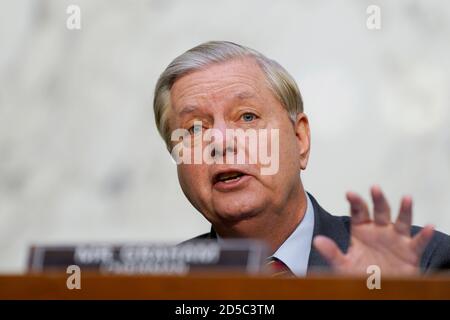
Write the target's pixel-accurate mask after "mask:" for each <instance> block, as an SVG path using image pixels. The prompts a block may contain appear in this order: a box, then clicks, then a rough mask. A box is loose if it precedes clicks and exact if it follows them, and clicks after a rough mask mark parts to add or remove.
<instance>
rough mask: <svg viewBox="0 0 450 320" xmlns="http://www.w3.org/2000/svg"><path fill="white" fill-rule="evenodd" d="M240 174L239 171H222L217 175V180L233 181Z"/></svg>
mask: <svg viewBox="0 0 450 320" xmlns="http://www.w3.org/2000/svg"><path fill="white" fill-rule="evenodd" d="M241 176H242V173H240V172H230V173H223V174H221V175H219V179H218V180H219V181H223V182H228V181H233V180H236V179H239V178H240V177H241Z"/></svg>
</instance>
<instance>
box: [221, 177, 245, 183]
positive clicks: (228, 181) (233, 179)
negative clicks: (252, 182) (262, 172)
mask: <svg viewBox="0 0 450 320" xmlns="http://www.w3.org/2000/svg"><path fill="white" fill-rule="evenodd" d="M240 178H241V177H236V178H232V179H228V180H225V181H223V182H225V183H230V182H233V181H236V180H239V179H240Z"/></svg>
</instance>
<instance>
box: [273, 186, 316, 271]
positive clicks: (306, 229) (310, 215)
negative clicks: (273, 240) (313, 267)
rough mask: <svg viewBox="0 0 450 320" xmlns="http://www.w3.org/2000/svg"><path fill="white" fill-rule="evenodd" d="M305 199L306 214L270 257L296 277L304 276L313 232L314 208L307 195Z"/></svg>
mask: <svg viewBox="0 0 450 320" xmlns="http://www.w3.org/2000/svg"><path fill="white" fill-rule="evenodd" d="M306 199H307V202H306V212H305V216H304V217H303V219H302V221H301V222H300V223H299V225H298V226H297V228H296V229H295V230H294V232H292V234H291V235H290V236H289V238H287V239H286V241H285V242H283V244H282V245H281V246H280V247H279V248H278V250H277V251H275V253H274V254H273V255H272V257H275V258H277V259H279V260H281V261H282V262H284V264H285V265H287V266H288V267H289V269H291V271H292V272H293V273H294V274H295V275H296V276H298V277H300V276H305V275H306V271H307V268H308V261H309V253H310V251H311V244H312V237H313V231H314V208H313V205H312V203H311V199H310V198H309V196H308V194H306Z"/></svg>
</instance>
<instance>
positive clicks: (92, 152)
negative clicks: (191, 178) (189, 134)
mask: <svg viewBox="0 0 450 320" xmlns="http://www.w3.org/2000/svg"><path fill="white" fill-rule="evenodd" d="M70 4H75V5H78V6H79V7H80V9H81V29H80V30H68V29H67V27H66V20H67V18H68V17H69V15H68V14H67V13H66V9H67V6H68V5H70ZM372 4H373V5H378V6H379V7H380V8H381V29H379V30H369V29H368V28H367V26H366V20H367V18H368V14H367V13H366V9H367V7H368V6H369V5H372ZM207 40H231V41H235V42H238V43H241V44H244V45H247V46H250V47H253V48H254V49H257V50H259V51H261V52H262V53H264V54H266V55H267V56H269V57H271V58H273V59H275V60H277V61H278V62H280V63H281V64H282V65H283V66H285V68H286V69H287V70H288V71H289V72H291V73H292V75H293V76H294V78H295V79H296V80H297V81H298V84H299V86H300V89H301V92H302V94H303V97H304V101H305V110H306V113H307V114H308V115H309V117H310V121H311V125H312V137H313V138H312V142H313V144H312V155H311V158H310V164H309V167H308V169H307V171H306V172H304V173H303V177H304V181H305V185H306V188H307V190H308V191H310V192H311V193H312V194H313V195H315V196H316V198H318V200H319V201H320V203H321V204H322V206H323V207H325V208H326V209H328V210H329V211H331V212H333V213H335V214H339V215H345V214H348V206H347V203H346V200H345V197H344V195H345V192H346V191H347V190H354V191H357V192H360V193H362V194H363V195H364V196H365V197H366V198H368V196H369V193H368V190H369V187H370V185H371V184H373V183H378V184H380V185H381V186H382V188H384V190H385V191H386V193H387V195H388V198H389V200H390V201H391V203H392V207H393V209H394V211H395V212H397V209H398V202H399V200H400V197H401V195H402V194H411V195H413V197H414V199H415V212H414V222H415V223H416V224H420V225H423V224H426V223H432V224H434V225H436V226H437V228H438V229H440V230H442V231H445V232H447V233H449V232H450V197H449V195H450V169H449V164H450V129H449V120H450V112H449V107H450V103H449V85H450V72H449V71H450V41H449V40H450V2H448V1H445V0H441V1H429V0H427V1H412V0H404V1H360V0H355V1H348V0H341V1H324V0H322V1H294V0H292V1H261V0H252V1H242V0H232V1H211V0H202V1H182V0H179V1H174V0H173V1H167V0H147V1H144V0H135V1H125V0H121V1H106V0H86V1H79V0H72V1H63V0H54V1H47V0H40V1H39V0H28V1H26V0H20V1H19V0H1V1H0V272H20V271H23V270H24V268H25V261H26V256H27V249H28V246H29V245H30V244H33V243H41V244H42V243H44V244H63V243H74V242H89V241H114V242H125V241H164V242H177V241H180V240H183V239H187V238H189V237H192V236H195V235H197V234H199V233H202V232H206V231H208V229H209V225H208V223H207V222H206V221H205V220H204V219H203V218H202V216H201V215H200V214H199V213H198V212H196V210H195V209H194V208H193V207H191V205H190V204H189V203H188V201H187V200H186V199H185V198H184V196H183V194H182V192H181V190H180V187H179V186H178V181H177V177H176V170H175V165H174V164H173V163H172V161H171V160H170V157H169V154H168V153H167V152H166V150H165V147H164V145H163V143H162V140H161V139H160V137H159V136H158V134H157V131H156V129H155V126H154V119H153V114H152V112H153V111H152V98H153V88H154V85H155V82H156V79H157V77H158V76H159V74H160V73H161V72H162V70H163V69H164V68H165V67H166V66H167V64H168V63H169V62H170V61H171V60H172V59H173V58H174V57H175V56H177V55H179V54H180V53H182V52H183V51H185V50H187V49H189V48H191V47H193V46H195V45H197V44H199V43H201V42H203V41H207Z"/></svg>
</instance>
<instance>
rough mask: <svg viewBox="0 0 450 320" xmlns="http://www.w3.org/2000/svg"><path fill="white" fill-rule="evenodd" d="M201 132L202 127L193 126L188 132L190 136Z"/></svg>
mask: <svg viewBox="0 0 450 320" xmlns="http://www.w3.org/2000/svg"><path fill="white" fill-rule="evenodd" d="M201 131H202V126H201V125H198V124H195V125H193V126H192V127H190V128H189V132H190V133H192V134H198V133H200V132H201Z"/></svg>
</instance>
